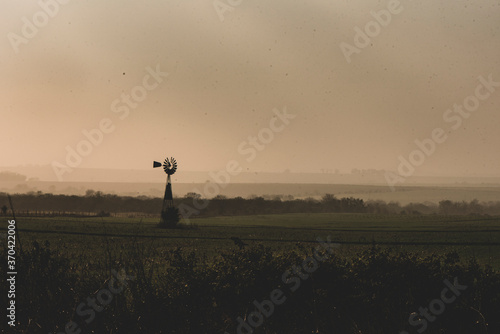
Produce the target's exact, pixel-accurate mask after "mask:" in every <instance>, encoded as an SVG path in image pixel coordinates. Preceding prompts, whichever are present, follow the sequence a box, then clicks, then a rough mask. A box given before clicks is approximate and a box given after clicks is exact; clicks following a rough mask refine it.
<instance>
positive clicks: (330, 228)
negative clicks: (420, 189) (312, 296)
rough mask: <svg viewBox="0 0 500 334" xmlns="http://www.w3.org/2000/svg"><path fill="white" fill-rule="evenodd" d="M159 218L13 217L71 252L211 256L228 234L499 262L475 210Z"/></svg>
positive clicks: (267, 242) (494, 231)
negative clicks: (168, 223)
mask: <svg viewBox="0 0 500 334" xmlns="http://www.w3.org/2000/svg"><path fill="white" fill-rule="evenodd" d="M157 223H158V218H139V217H137V218H135V217H133V216H132V217H123V218H116V217H99V218H96V217H88V218H73V217H22V218H20V219H18V229H19V231H20V233H21V238H22V239H21V241H22V242H25V243H27V244H29V243H30V242H31V241H34V240H37V241H39V242H42V241H45V240H48V241H49V242H50V244H51V245H53V246H54V247H57V248H64V249H65V252H69V253H70V254H74V255H77V254H79V253H88V254H89V255H92V256H93V257H96V256H97V257H98V256H99V254H102V252H103V244H104V242H107V243H108V244H116V245H120V247H122V246H123V245H127V243H131V242H135V241H137V240H138V241H140V242H141V243H146V242H147V243H148V244H153V245H154V246H155V248H157V249H173V248H176V247H182V248H183V249H185V250H194V251H196V252H197V253H199V254H207V255H213V254H217V253H218V252H219V251H220V250H223V249H232V248H234V247H235V245H234V243H233V241H232V240H231V239H230V238H231V237H238V238H240V239H242V240H244V241H245V242H247V243H248V244H249V245H250V246H251V245H257V244H262V245H264V246H268V247H271V248H272V249H275V250H281V251H287V250H291V249H294V248H296V247H297V245H307V244H313V243H315V242H316V238H317V237H326V236H330V237H331V239H332V240H333V241H334V242H336V243H339V244H341V245H342V246H343V247H341V249H340V250H339V251H340V252H341V253H343V254H346V255H347V254H350V253H355V252H356V251H358V250H360V249H364V248H366V247H369V246H370V245H371V244H373V243H375V244H377V245H380V246H384V247H391V248H394V249H397V250H409V251H417V252H427V253H429V252H438V253H443V252H449V251H457V252H458V253H459V254H460V255H461V256H462V257H463V258H471V257H476V258H477V259H478V260H479V261H480V262H481V263H483V264H489V265H492V266H494V267H496V268H500V259H499V257H498V256H497V255H498V254H500V217H488V216H480V215H476V216H473V215H470V216H443V215H377V214H356V213H353V214H348V213H320V214H283V215H252V216H239V217H211V218H198V219H191V220H190V222H189V223H190V224H191V225H193V226H196V228H191V229H174V230H164V229H159V228H157V227H156V225H157Z"/></svg>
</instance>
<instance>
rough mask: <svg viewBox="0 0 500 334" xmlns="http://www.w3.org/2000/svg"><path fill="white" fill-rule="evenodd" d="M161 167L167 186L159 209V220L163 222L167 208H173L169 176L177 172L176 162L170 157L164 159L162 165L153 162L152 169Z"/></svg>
mask: <svg viewBox="0 0 500 334" xmlns="http://www.w3.org/2000/svg"><path fill="white" fill-rule="evenodd" d="M161 166H163V170H164V171H165V173H166V174H167V186H166V187H165V195H164V196H163V206H162V209H161V217H162V218H161V219H162V222H163V220H164V217H165V214H166V212H167V211H168V209H169V208H172V207H173V206H174V198H173V196H172V181H171V180H170V175H173V174H174V173H175V171H176V170H177V161H175V159H174V158H172V157H170V160H169V159H168V158H166V159H165V161H164V162H163V165H162V164H161V162H158V161H153V168H157V167H161Z"/></svg>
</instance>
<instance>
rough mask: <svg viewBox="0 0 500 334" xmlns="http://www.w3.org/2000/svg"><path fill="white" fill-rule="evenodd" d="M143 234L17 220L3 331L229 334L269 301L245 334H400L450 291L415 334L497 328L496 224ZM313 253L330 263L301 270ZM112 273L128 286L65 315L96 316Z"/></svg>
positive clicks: (379, 221)
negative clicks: (11, 318)
mask: <svg viewBox="0 0 500 334" xmlns="http://www.w3.org/2000/svg"><path fill="white" fill-rule="evenodd" d="M157 223H158V218H141V217H138V216H137V217H136V216H134V214H129V215H128V216H127V217H24V216H23V217H18V218H17V220H16V225H17V229H18V232H19V239H18V245H17V247H18V248H17V249H18V251H20V250H21V246H22V247H23V252H20V254H19V256H18V259H17V266H18V269H17V270H18V272H19V273H21V274H19V275H18V276H17V280H18V281H17V282H16V289H17V290H16V291H18V292H19V294H18V297H17V301H16V303H17V304H18V305H19V311H18V317H17V326H16V329H15V331H13V332H16V333H23V332H29V333H47V332H49V333H53V332H54V331H55V332H57V333H60V332H63V331H64V328H65V326H68V325H67V324H70V328H78V329H82V330H83V332H96V333H152V334H155V333H194V332H196V333H224V332H229V333H235V332H236V333H243V332H244V331H241V321H240V320H238V319H241V318H243V319H247V317H248V316H249V314H251V312H252V310H254V309H255V307H254V305H256V304H255V303H257V301H258V302H260V301H262V302H263V303H264V300H265V298H272V297H270V292H272V291H275V290H276V288H278V289H280V290H279V291H285V295H283V296H284V297H283V298H282V299H281V300H289V301H287V302H286V303H285V304H283V305H280V306H279V307H278V304H276V306H275V308H273V312H271V314H270V315H269V319H267V320H266V321H259V322H258V325H255V324H256V323H255V322H253V324H254V327H255V331H254V333H283V332H289V333H305V332H311V331H315V332H316V333H346V334H347V333H353V334H354V333H359V331H362V332H363V333H374V334H375V333H380V334H382V333H389V332H398V331H400V330H403V329H407V330H414V329H415V328H412V327H411V326H410V323H409V322H408V317H409V315H411V314H412V312H414V311H415V310H417V309H418V307H420V306H422V305H428V304H429V301H430V300H433V299H434V298H436V296H439V292H440V291H441V290H442V289H443V284H445V283H444V282H449V281H453V280H458V282H459V283H460V284H462V285H461V286H462V287H466V288H463V289H466V291H464V294H463V296H461V297H460V299H459V301H458V302H457V303H454V304H453V305H447V308H449V309H450V310H449V311H447V315H446V317H441V318H440V319H439V321H437V322H436V323H434V324H433V327H432V328H430V329H429V330H428V331H427V332H428V333H458V332H459V330H465V332H464V333H478V334H479V333H483V332H484V328H486V327H488V328H490V329H491V330H492V332H494V331H496V330H498V329H499V328H500V322H499V321H498V320H497V317H496V314H497V313H498V311H499V310H500V302H499V296H500V290H499V289H500V284H499V282H500V275H499V274H498V269H499V268H500V263H499V261H498V254H499V251H500V242H499V241H498V240H499V236H500V217H498V216H487V215H460V216H445V215H434V214H431V215H408V214H400V215H395V214H391V215H381V214H367V213H310V214H298V213H295V214H276V215H274V214H269V215H246V216H226V217H208V218H197V219H191V220H190V221H189V224H187V222H184V223H186V226H185V228H181V229H160V228H158V227H157ZM3 231H5V229H4V230H3ZM3 231H2V232H3ZM232 238H239V239H240V240H241V241H242V242H243V243H246V244H248V246H243V249H240V248H239V247H238V245H237V242H233V240H238V239H232ZM318 238H319V239H318ZM319 240H321V241H323V242H325V241H326V242H327V244H326V245H329V246H328V247H326V249H328V252H330V254H331V255H330V256H327V257H326V260H324V261H321V262H319V260H318V262H316V264H314V263H313V264H312V265H313V268H311V267H307V265H306V264H305V263H306V259H310V261H311V259H312V256H313V255H312V254H315V253H314V250H315V249H316V250H317V249H318V247H319V248H321V246H319V245H320V244H319ZM323 252H326V251H325V250H323ZM323 254H324V255H325V254H328V253H323ZM5 255H6V254H5V253H4V254H3V256H5ZM324 255H321V256H324ZM315 256H316V255H315ZM321 256H320V258H321ZM323 258H324V257H323ZM4 265H5V263H3V264H2V268H4V269H3V270H6V268H5V266H4ZM300 265H301V266H302V268H304V270H305V271H307V272H309V273H310V274H307V275H305V274H304V273H305V272H303V273H301V274H297V275H300V276H294V275H296V274H292V276H291V278H292V281H290V282H293V279H294V280H295V282H301V283H300V285H299V287H300V290H297V292H294V290H290V282H288V281H286V280H285V279H284V278H283V277H284V276H283V275H285V274H284V273H286V272H287V270H290V268H292V267H293V268H295V269H293V270H294V273H296V270H297V268H299V267H297V266H300ZM489 266H491V267H489ZM120 270H121V271H120ZM123 270H124V271H123ZM117 272H124V273H125V274H126V275H130V277H131V279H130V281H127V282H126V285H124V286H123V287H126V289H125V290H123V291H124V292H123V293H120V294H115V295H114V297H113V300H112V301H111V300H109V303H111V304H109V305H108V307H106V308H101V309H97V310H98V311H99V310H100V311H99V312H101V311H102V313H101V314H98V315H97V316H96V317H95V321H94V317H90V318H86V317H85V315H86V314H88V313H85V312H91V311H89V310H90V308H88V309H87V311H85V312H83V311H82V309H80V312H79V311H78V308H77V309H76V311H75V308H76V307H77V306H79V307H85V304H82V300H83V301H85V300H87V301H92V298H91V297H92V296H94V295H96V294H97V297H98V300H100V303H101V304H103V305H104V302H105V300H104V299H102V294H103V293H105V292H106V290H104V287H105V286H106V285H105V284H106V283H108V282H110V277H113V276H112V275H114V274H113V273H117ZM288 272H289V271H288ZM287 275H288V274H287ZM117 277H119V276H117ZM122 277H124V276H122ZM127 277H128V276H127ZM294 277H295V278H294ZM298 277H301V279H298ZM309 277H311V278H310V279H309ZM297 280H298V281H297ZM446 280H448V281H446ZM103 282H104V283H103ZM454 284H455V283H454ZM457 284H458V283H457ZM295 286H296V287H297V285H295ZM120 289H122V288H120ZM120 289H118V290H113V291H121V290H120ZM103 291H104V292H103ZM99 293H101V294H99ZM108 294H109V292H108ZM5 296H6V294H5V295H3V297H2V298H3V299H5ZM99 296H101V297H99ZM89 298H90V299H89ZM99 298H101V299H99ZM457 300H458V299H457ZM94 301H95V299H94ZM4 302H6V301H4ZM106 303H107V302H106ZM87 305H90V304H87ZM87 307H88V306H87ZM96 307H97V306H96ZM254 312H256V311H254ZM262 312H264V311H262ZM269 312H270V311H269ZM94 313H95V312H94ZM267 314H269V313H267ZM271 315H272V317H271ZM71 326H73V327H71ZM75 326H76V327H75ZM238 326H240V327H238ZM412 326H415V325H412ZM257 327H258V328H257ZM66 328H68V327H66ZM443 330H446V331H443ZM247 332H248V333H249V331H246V332H245V333H247Z"/></svg>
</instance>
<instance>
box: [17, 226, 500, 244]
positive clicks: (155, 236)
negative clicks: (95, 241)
mask: <svg viewBox="0 0 500 334" xmlns="http://www.w3.org/2000/svg"><path fill="white" fill-rule="evenodd" d="M19 232H26V233H45V234H68V235H88V236H99V237H117V238H137V239H143V238H146V239H203V240H231V239H230V238H229V237H227V238H224V237H203V236H172V235H170V236H168V235H167V236H159V235H130V234H100V233H92V232H89V233H84V232H71V231H46V230H45V231H40V230H30V229H19ZM244 240H245V241H265V242H293V243H297V242H303V243H316V242H317V241H316V240H297V239H294V240H287V239H256V238H245V239H244ZM336 243H338V244H344V245H371V244H373V242H372V241H368V240H360V241H336ZM375 244H377V245H394V246H399V245H409V246H410V245H412V246H419V245H421V246H430V245H439V246H500V241H499V242H462V241H445V242H429V241H377V242H375Z"/></svg>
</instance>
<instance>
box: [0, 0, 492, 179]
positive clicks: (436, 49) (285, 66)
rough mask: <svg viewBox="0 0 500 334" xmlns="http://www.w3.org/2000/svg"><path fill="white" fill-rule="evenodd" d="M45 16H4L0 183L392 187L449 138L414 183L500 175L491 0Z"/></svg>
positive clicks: (116, 4) (106, 8) (6, 3)
mask: <svg viewBox="0 0 500 334" xmlns="http://www.w3.org/2000/svg"><path fill="white" fill-rule="evenodd" d="M61 2H64V1H62V0H61ZM42 3H46V4H47V8H48V9H47V11H48V12H50V14H51V15H48V14H45V12H43V11H42V8H41V6H40V4H39V3H38V2H37V1H29V2H28V1H15V0H2V1H1V3H0V18H1V19H0V30H1V36H2V39H1V42H0V43H1V44H0V112H1V121H0V122H1V123H0V124H1V125H2V127H1V131H0V140H1V144H2V154H1V155H0V156H1V157H0V166H13V165H18V164H30V163H31V164H51V163H53V162H54V161H56V162H58V163H60V164H63V165H66V164H67V161H66V158H67V147H70V148H72V149H74V150H77V148H79V149H80V151H81V152H83V153H85V154H87V155H86V156H81V161H76V160H73V162H72V163H73V165H75V166H76V165H77V166H78V167H96V168H101V167H104V168H105V167H118V168H134V169H149V168H151V162H152V160H153V159H156V160H162V159H163V158H164V157H165V156H166V155H168V156H174V157H176V159H177V160H178V162H179V166H180V167H179V168H182V169H184V170H214V169H222V168H225V166H226V164H227V162H228V161H230V160H236V161H238V162H239V163H240V164H241V166H243V168H244V169H245V170H249V171H284V170H286V169H290V170H291V171H312V172H315V171H317V172H319V171H320V169H340V170H341V171H350V170H351V169H352V168H376V169H389V170H396V169H397V168H398V165H399V163H400V162H399V157H400V156H402V157H404V158H406V159H409V156H410V154H411V153H412V152H413V151H414V150H415V149H417V148H418V147H417V146H416V144H415V142H414V141H415V140H416V139H420V140H423V139H424V138H430V137H431V136H432V135H431V133H432V132H433V130H434V129H436V128H442V129H443V131H444V133H445V134H444V135H445V136H447V137H446V139H445V140H444V141H443V142H441V143H437V144H435V146H436V149H435V152H432V153H431V154H429V156H426V157H425V161H423V163H422V164H421V165H419V166H416V171H415V174H424V175H435V174H437V175H446V174H448V173H449V174H450V175H464V176H466V175H483V176H485V175H496V176H500V155H499V153H498V152H499V149H498V148H499V146H500V131H499V130H500V108H499V107H500V87H495V84H490V85H489V86H488V87H485V86H484V84H482V83H481V81H480V80H478V78H479V77H480V76H483V77H484V78H485V79H486V81H488V76H491V78H492V80H493V81H495V82H500V66H499V65H500V3H499V2H498V1H497V0H495V1H461V0H459V1H457V0H454V1H449V0H419V1H410V0H402V1H401V2H400V4H399V6H398V5H397V3H396V4H395V3H394V1H392V3H391V1H385V0H380V1H366V0H363V1H346V0H342V1H326V0H313V1H305V0H303V1H300V0H274V1H270V0H255V1H241V3H239V4H238V1H236V0H232V1H229V3H232V4H233V5H234V6H231V8H229V7H226V9H228V8H229V9H231V10H227V11H225V12H223V13H218V12H217V10H216V8H215V6H214V3H215V4H217V3H218V6H219V7H218V8H219V11H222V10H223V6H224V5H223V4H227V3H228V2H227V1H219V2H212V1H211V0H208V1H207V0H206V1H198V0H196V1H195V0H184V1H168V0H163V1H153V0H151V1H129V0H106V1H102V0H99V1H98V0H87V1H69V2H68V3H67V4H59V3H57V2H55V0H45V1H43V2H42ZM54 3H56V4H58V5H57V7H58V8H56V7H55V6H54ZM226 6H229V5H226ZM388 8H390V9H391V10H392V11H393V13H391V12H388V11H387V9H388ZM383 10H384V11H383ZM381 11H382V12H381ZM371 12H379V14H380V15H379V16H380V17H379V20H380V21H381V22H382V24H380V23H376V22H377V21H376V20H375V16H374V15H373V14H371ZM383 13H386V14H387V13H389V14H390V22H389V18H388V17H387V15H385V16H384V15H383ZM221 17H223V19H224V20H223V21H221ZM36 24H38V25H39V27H37V26H36ZM367 24H368V26H367V27H368V28H369V29H372V30H370V31H369V34H370V35H371V36H372V37H370V36H364V37H365V38H366V37H367V38H369V39H370V40H369V41H366V40H365V39H364V38H363V36H362V37H360V36H357V37H358V39H357V44H356V42H355V40H354V39H355V35H359V33H357V32H356V30H355V27H359V28H360V29H362V30H364V29H365V26H366V25H367ZM33 27H35V29H36V30H33ZM378 28H380V29H378ZM378 30H380V31H378ZM366 42H367V43H366ZM341 43H347V44H349V45H350V48H351V50H354V48H355V47H356V45H358V46H360V47H358V48H357V51H356V52H354V53H352V54H350V56H347V57H346V54H344V53H343V51H342V49H341V45H342V44H341ZM363 43H365V44H367V46H365V45H364V44H363ZM347 44H343V45H344V47H345V45H347ZM347 58H349V60H350V63H349V62H348V61H347ZM148 68H149V69H148ZM156 70H158V71H159V72H168V76H166V75H164V74H161V73H160V74H156V79H155V77H154V76H151V74H150V72H154V71H156ZM159 81H161V82H159ZM481 85H483V86H481ZM146 86H147V88H148V89H146V88H144V87H146ZM497 86H498V85H497ZM488 89H489V90H488ZM131 93H134V94H135V97H136V98H137V99H136V100H134V97H130V100H129V101H128V103H129V105H128V106H127V102H125V100H122V99H124V98H127V96H130V95H131ZM144 93H145V94H146V95H144ZM122 94H123V95H122ZM475 94H476V95H477V94H479V96H481V99H478V98H476V97H474V96H475ZM486 95H488V96H487V97H486ZM467 98H468V99H467ZM465 99H467V101H468V103H470V106H469V108H471V109H475V110H474V111H473V112H471V113H470V117H468V118H466V117H465V116H460V115H459V114H458V112H452V111H450V112H449V113H448V114H447V112H446V111H447V109H449V108H453V105H454V104H457V105H462V104H463V103H464V100H465ZM475 102H479V106H477V105H476V106H475V105H474V103H475ZM132 106H133V107H132ZM274 108H276V110H279V111H280V113H283V110H284V109H286V112H287V113H288V114H291V115H294V116H295V118H293V119H288V120H286V122H288V124H287V125H285V124H284V123H283V121H282V120H281V119H279V118H278V117H277V116H276V114H275V113H274V112H273V109H274ZM476 108H477V109H476ZM113 109H114V110H113ZM127 109H128V114H127ZM464 115H467V114H466V113H465V112H464ZM444 118H448V120H445V119H444ZM106 119H107V120H108V121H106ZM273 119H275V120H274V121H272V123H271V125H270V122H271V120H273ZM103 120H104V121H103ZM100 124H101V126H103V128H104V129H106V130H108V132H109V133H104V134H103V136H102V138H101V137H100V136H99V135H97V134H96V133H95V132H94V135H95V137H94V139H93V140H94V142H95V144H91V146H90V147H89V146H88V144H89V143H90V141H88V142H87V143H82V141H84V140H87V139H86V137H85V135H84V134H83V133H82V131H83V130H91V129H94V128H98V127H99V126H100ZM103 124H104V125H103ZM270 126H271V127H272V128H273V129H274V130H275V131H273V130H269V128H270ZM266 128H268V129H267V130H266ZM259 133H260V135H261V138H262V139H257V143H256V144H255V145H257V146H258V148H259V149H262V150H256V149H254V148H252V147H253V146H252V144H251V143H249V139H248V137H249V136H257V138H259V137H258V134H259ZM440 138H441V139H442V138H443V134H441V137H440ZM261 140H263V141H265V143H262V142H261ZM238 147H239V148H240V149H238ZM252 151H253V152H255V154H253V153H252ZM242 153H243V154H242ZM414 158H418V154H417V155H415V156H414ZM420 158H421V157H420ZM248 160H250V161H248Z"/></svg>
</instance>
